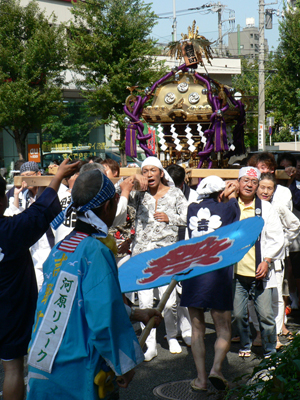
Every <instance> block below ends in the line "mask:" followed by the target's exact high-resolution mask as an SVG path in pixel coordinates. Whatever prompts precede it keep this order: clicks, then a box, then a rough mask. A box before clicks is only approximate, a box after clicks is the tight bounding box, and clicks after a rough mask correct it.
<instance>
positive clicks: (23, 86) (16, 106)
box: [0, 0, 67, 158]
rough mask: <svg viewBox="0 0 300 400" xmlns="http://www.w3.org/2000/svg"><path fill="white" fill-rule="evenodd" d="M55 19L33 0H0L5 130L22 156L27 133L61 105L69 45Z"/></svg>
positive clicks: (0, 112)
mask: <svg viewBox="0 0 300 400" xmlns="http://www.w3.org/2000/svg"><path fill="white" fill-rule="evenodd" d="M55 23H56V19H55V18H54V17H53V18H51V20H50V21H49V20H48V19H47V18H46V17H45V15H44V13H43V12H41V11H40V9H39V7H38V5H37V3H36V2H34V1H32V2H30V3H28V5H27V6H25V7H22V6H21V5H20V2H19V1H18V0H9V1H5V0H0V129H4V130H6V131H8V133H9V134H10V135H11V136H12V137H13V138H14V139H15V142H16V146H17V150H18V154H19V157H20V158H25V140H26V137H27V135H28V133H29V132H31V131H33V130H34V129H39V128H40V126H41V124H42V123H43V122H45V121H46V119H47V117H48V116H49V115H52V114H55V113H57V112H58V111H59V109H60V108H61V107H62V101H61V100H62V93H61V89H60V87H61V84H62V81H63V77H62V74H61V71H63V70H64V69H65V61H66V56H67V48H66V44H65V36H64V28H63V27H62V26H57V25H56V24H55Z"/></svg>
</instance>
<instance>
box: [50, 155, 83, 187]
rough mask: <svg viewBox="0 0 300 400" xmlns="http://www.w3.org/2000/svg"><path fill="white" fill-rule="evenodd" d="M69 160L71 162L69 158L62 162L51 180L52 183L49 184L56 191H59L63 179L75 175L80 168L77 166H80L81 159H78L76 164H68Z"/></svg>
mask: <svg viewBox="0 0 300 400" xmlns="http://www.w3.org/2000/svg"><path fill="white" fill-rule="evenodd" d="M68 162H69V159H68V158H67V159H66V160H64V161H63V162H62V163H61V164H60V166H59V168H58V170H57V173H56V175H55V176H54V178H53V179H52V181H51V182H50V185H49V186H48V187H50V188H52V189H54V190H55V191H56V192H58V189H59V186H60V184H61V181H62V180H63V179H64V178H66V177H68V176H72V175H74V173H75V172H77V170H78V168H77V167H78V164H79V163H80V161H78V162H76V163H74V164H68Z"/></svg>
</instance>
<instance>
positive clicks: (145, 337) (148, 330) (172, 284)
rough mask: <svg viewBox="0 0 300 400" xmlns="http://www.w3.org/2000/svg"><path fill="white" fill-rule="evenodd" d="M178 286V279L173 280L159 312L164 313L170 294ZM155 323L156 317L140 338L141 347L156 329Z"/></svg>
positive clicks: (161, 302)
mask: <svg viewBox="0 0 300 400" xmlns="http://www.w3.org/2000/svg"><path fill="white" fill-rule="evenodd" d="M176 285H177V281H176V279H172V280H171V282H170V284H169V286H168V287H167V290H166V291H165V293H164V294H163V297H162V298H161V300H160V302H159V303H158V306H157V310H158V311H160V312H162V310H163V309H164V308H165V305H166V302H167V301H168V298H169V297H170V294H171V293H172V292H173V290H174V288H175V286H176ZM154 322H155V317H152V318H151V319H150V321H149V322H148V324H147V325H146V326H145V328H144V330H143V332H142V334H141V336H140V338H139V343H140V346H141V347H143V346H144V344H145V342H146V339H147V337H148V336H149V334H150V331H151V329H152V328H153V327H154Z"/></svg>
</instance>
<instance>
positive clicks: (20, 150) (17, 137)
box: [13, 129, 27, 160]
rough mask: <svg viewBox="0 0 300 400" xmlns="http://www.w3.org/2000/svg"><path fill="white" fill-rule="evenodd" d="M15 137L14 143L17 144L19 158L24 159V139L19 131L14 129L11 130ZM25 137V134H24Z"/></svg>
mask: <svg viewBox="0 0 300 400" xmlns="http://www.w3.org/2000/svg"><path fill="white" fill-rule="evenodd" d="M13 133H14V137H15V143H16V146H17V151H18V155H19V160H26V158H27V157H26V151H25V139H23V138H22V135H21V134H20V132H19V131H18V130H17V129H16V130H14V131H13ZM25 137H26V136H25Z"/></svg>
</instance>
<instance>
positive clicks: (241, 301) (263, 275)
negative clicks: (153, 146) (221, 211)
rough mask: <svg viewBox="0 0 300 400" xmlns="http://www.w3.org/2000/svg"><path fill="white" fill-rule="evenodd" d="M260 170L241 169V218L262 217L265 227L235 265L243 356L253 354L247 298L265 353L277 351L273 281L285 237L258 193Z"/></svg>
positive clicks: (239, 181)
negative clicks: (251, 307) (252, 302)
mask: <svg viewBox="0 0 300 400" xmlns="http://www.w3.org/2000/svg"><path fill="white" fill-rule="evenodd" d="M259 179H260V171H259V170H258V169H257V168H255V167H244V168H241V169H240V171H239V180H238V183H239V197H238V203H239V207H240V211H241V216H240V220H242V219H246V218H250V217H254V216H259V217H262V218H263V219H264V223H265V225H264V227H263V230H262V232H261V235H260V237H259V238H258V240H257V241H256V243H255V245H254V246H253V247H252V248H251V249H250V250H249V251H248V253H247V254H246V255H245V256H244V258H243V259H242V260H241V261H240V262H238V263H237V264H236V266H235V271H234V272H235V274H234V311H233V313H234V317H235V320H236V323H237V328H238V330H239V335H240V338H241V349H240V351H239V356H240V357H250V355H251V339H250V329H249V323H248V315H247V304H248V298H249V296H251V298H252V299H253V301H254V306H255V310H256V313H257V314H258V319H259V325H260V331H261V335H262V344H263V350H264V355H265V356H270V355H271V354H272V353H275V352H276V327H275V320H274V315H273V311H272V290H271V287H272V281H273V279H275V282H276V277H275V273H274V266H273V264H272V261H274V260H275V259H277V258H280V256H281V253H282V251H283V245H284V237H283V232H282V228H281V224H280V220H279V217H278V215H277V213H276V211H275V209H273V207H272V205H271V204H270V203H269V202H267V201H264V200H260V199H259V198H258V197H257V196H256V195H255V193H256V190H257V188H258V183H259Z"/></svg>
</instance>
